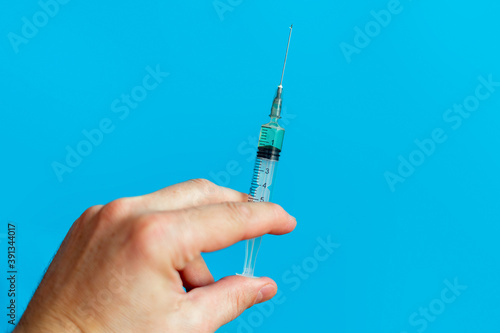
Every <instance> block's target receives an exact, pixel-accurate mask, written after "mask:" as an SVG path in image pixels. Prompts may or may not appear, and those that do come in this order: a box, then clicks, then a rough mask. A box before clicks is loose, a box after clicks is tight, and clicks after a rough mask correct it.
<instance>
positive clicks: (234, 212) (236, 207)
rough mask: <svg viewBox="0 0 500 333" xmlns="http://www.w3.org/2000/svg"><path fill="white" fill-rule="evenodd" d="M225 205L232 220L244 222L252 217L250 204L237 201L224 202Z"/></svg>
mask: <svg viewBox="0 0 500 333" xmlns="http://www.w3.org/2000/svg"><path fill="white" fill-rule="evenodd" d="M223 205H224V210H225V211H226V213H227V215H228V217H229V220H230V221H232V222H235V223H244V222H246V221H247V220H248V219H249V218H250V215H251V211H250V207H248V205H245V204H238V203H235V202H224V203H223Z"/></svg>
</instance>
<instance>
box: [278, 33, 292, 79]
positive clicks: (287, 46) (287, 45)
mask: <svg viewBox="0 0 500 333" xmlns="http://www.w3.org/2000/svg"><path fill="white" fill-rule="evenodd" d="M292 28H293V24H292V25H291V26H290V33H289V34H288V43H287V44H286V53H285V62H284V63H283V71H282V72H281V81H280V87H282V84H283V75H284V74H285V66H286V57H287V56H288V48H289V47H290V37H292Z"/></svg>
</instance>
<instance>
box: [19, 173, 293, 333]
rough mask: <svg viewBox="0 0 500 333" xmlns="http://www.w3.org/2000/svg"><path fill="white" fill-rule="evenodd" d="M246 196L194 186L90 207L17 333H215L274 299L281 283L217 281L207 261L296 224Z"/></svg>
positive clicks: (198, 183)
mask: <svg viewBox="0 0 500 333" xmlns="http://www.w3.org/2000/svg"><path fill="white" fill-rule="evenodd" d="M247 198H248V196H247V195H246V194H243V193H240V192H236V191H233V190H230V189H227V188H223V187H219V186H216V185H214V184H212V183H210V182H209V181H206V180H192V181H188V182H185V183H181V184H177V185H173V186H170V187H167V188H165V189H162V190H160V191H157V192H154V193H151V194H148V195H144V196H140V197H133V198H122V199H118V200H115V201H112V202H110V203H108V204H107V205H105V206H94V207H90V208H89V209H87V210H86V211H85V212H84V213H83V214H82V216H80V218H78V220H76V222H75V223H74V224H73V226H72V227H71V229H70V231H69V232H68V234H67V236H66V238H65V239H64V241H63V243H62V245H61V247H60V248H59V251H58V252H57V254H56V256H55V257H54V259H53V261H52V263H51V264H50V266H49V268H48V270H47V273H46V274H45V276H44V278H43V280H42V282H41V283H40V286H39V287H38V289H37V291H36V293H35V295H34V296H33V298H32V300H31V302H30V304H29V305H28V308H27V309H26V311H25V313H24V315H23V317H22V318H21V320H20V323H19V325H18V326H17V327H16V329H15V331H14V332H16V333H19V332H21V333H22V332H120V333H124V332H154V333H157V332H213V331H215V330H216V329H218V328H219V327H220V326H222V325H224V324H226V323H228V322H229V321H231V320H233V319H235V318H236V317H237V316H239V315H240V314H241V313H242V312H243V311H244V310H245V309H247V308H249V307H251V306H252V305H253V304H256V303H260V302H264V301H267V300H269V299H270V298H272V297H273V296H274V295H275V294H276V290H277V286H276V283H275V282H274V281H273V280H271V279H269V278H258V279H254V278H248V277H242V276H229V277H225V278H223V279H221V280H219V281H217V282H214V279H213V277H212V274H211V273H210V271H209V270H208V268H207V266H206V264H205V262H204V260H203V258H202V257H201V252H211V251H216V250H220V249H223V248H225V247H228V246H230V245H231V244H234V243H236V242H238V241H241V240H244V239H248V238H253V237H257V236H261V235H263V234H266V233H271V234H278V235H279V234H285V233H288V232H290V231H292V230H293V229H294V228H295V225H296V221H295V219H294V218H293V217H291V216H290V215H288V214H287V213H286V212H285V211H284V210H283V209H282V208H281V207H280V206H278V205H275V204H272V203H247V202H246V201H247ZM242 260H243V258H242ZM183 287H184V288H185V290H184V288H183Z"/></svg>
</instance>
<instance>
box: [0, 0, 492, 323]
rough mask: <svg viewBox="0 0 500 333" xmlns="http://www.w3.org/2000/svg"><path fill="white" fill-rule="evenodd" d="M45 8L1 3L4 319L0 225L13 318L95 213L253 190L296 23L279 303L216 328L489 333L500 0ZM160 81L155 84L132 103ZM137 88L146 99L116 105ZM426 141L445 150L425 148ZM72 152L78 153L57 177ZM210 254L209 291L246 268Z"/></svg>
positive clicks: (238, 260) (264, 254)
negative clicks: (220, 188)
mask: <svg viewBox="0 0 500 333" xmlns="http://www.w3.org/2000/svg"><path fill="white" fill-rule="evenodd" d="M43 1H44V0H42V2H43ZM42 10H43V9H42V7H41V6H40V4H39V3H38V2H37V1H35V0H30V1H27V0H24V1H17V2H14V1H3V2H2V3H1V4H0V60H1V61H0V112H1V121H0V136H1V142H2V144H1V147H2V163H1V165H2V166H1V173H0V174H1V176H0V177H1V189H2V191H1V202H2V206H1V215H0V221H1V226H0V228H1V229H0V237H3V238H2V239H0V240H1V241H2V244H1V254H0V261H1V262H2V273H1V274H2V275H1V281H2V284H1V288H2V290H0V293H1V294H2V302H3V303H2V305H1V308H2V309H4V310H2V311H1V312H2V315H1V317H0V318H2V319H1V322H2V325H5V327H7V328H8V325H7V324H6V321H7V319H6V318H7V317H6V316H5V314H4V312H5V306H6V297H5V295H6V290H7V285H6V283H5V281H6V279H5V271H6V267H5V263H6V257H7V249H6V242H5V241H6V239H5V234H6V233H7V223H8V221H11V222H14V223H15V224H16V225H17V240H18V241H17V244H16V245H17V251H18V259H17V260H18V268H19V272H20V273H19V275H18V298H17V300H18V303H19V304H18V305H19V314H20V312H21V310H23V309H24V308H25V307H26V305H27V303H28V301H29V299H30V297H31V295H32V293H33V292H34V290H35V289H36V287H37V285H38V283H39V281H40V279H41V277H42V276H43V273H44V270H45V269H46V267H47V265H48V264H49V262H50V260H51V258H52V256H53V255H54V253H55V252H56V250H57V248H58V246H59V244H60V243H61V241H62V239H63V237H64V236H65V234H66V232H67V231H68V229H69V228H70V226H71V224H72V223H73V221H74V220H75V219H77V218H78V216H79V215H80V214H81V213H82V212H83V211H84V210H85V209H86V208H87V207H89V206H91V205H95V204H104V203H107V202H109V201H111V200H113V199H116V198H119V197H124V196H132V195H141V194H145V193H149V192H152V191H155V190H157V189H160V188H162V187H165V186H168V185H170V184H174V183H177V182H181V181H184V180H187V179H191V178H199V177H202V178H208V179H210V180H212V181H215V182H217V183H219V184H224V185H227V186H229V187H231V188H234V189H237V190H240V191H243V192H247V191H248V188H249V184H250V179H251V173H252V167H253V155H254V153H253V151H252V148H254V145H255V142H254V141H255V138H256V136H257V135H258V131H259V126H260V125H261V124H263V123H265V122H267V121H268V117H267V115H268V114H269V109H270V106H271V102H272V98H273V94H274V92H275V89H276V86H277V84H278V83H279V77H280V74H281V67H282V61H283V55H284V51H285V47H286V38H287V36H288V27H289V25H290V24H291V23H294V31H293V35H292V41H291V46H290V53H289V58H288V63H287V71H286V73H285V79H284V108H285V111H286V112H285V114H286V117H285V119H283V120H284V122H283V123H284V127H285V128H286V131H287V132H286V135H285V140H284V150H283V153H282V158H281V161H280V166H279V174H278V175H277V183H276V186H275V193H274V200H275V202H277V203H279V204H281V205H282V206H283V207H284V208H285V209H287V210H288V211H289V212H290V213H291V214H292V215H294V216H295V217H296V218H297V221H298V226H297V228H296V230H295V231H294V232H293V233H292V234H290V235H286V236H281V237H276V236H266V237H264V241H263V244H262V247H261V250H260V253H259V258H258V262H257V271H256V273H257V274H258V275H267V276H270V277H272V278H274V279H275V280H276V281H277V283H278V285H279V288H280V294H279V295H278V297H277V298H276V300H275V301H274V302H271V303H268V304H267V305H261V306H258V307H256V308H253V309H250V310H248V311H246V312H245V313H244V314H243V315H242V317H241V318H240V319H239V320H237V321H235V322H232V323H230V324H228V325H226V326H224V327H222V328H221V329H220V332H245V333H248V332H276V331H279V332H286V331H289V332H290V331H291V332H302V331H308V332H312V331H322V332H323V331H327V332H384V333H388V332H394V333H401V332H408V333H413V332H424V331H426V332H499V331H500V320H499V319H498V318H499V314H500V302H499V297H500V288H499V286H498V283H499V281H500V269H499V265H500V260H499V250H500V246H499V243H498V237H499V232H500V226H499V217H500V209H499V205H498V201H499V195H500V190H499V189H500V178H499V176H498V170H499V168H500V160H499V158H498V154H499V148H498V147H499V144H500V136H499V134H498V133H499V131H498V126H499V125H498V124H499V122H500V88H499V87H498V86H495V84H490V86H488V87H486V86H484V84H483V85H482V86H481V84H482V83H481V82H482V81H481V80H483V81H484V80H488V79H489V80H491V81H494V82H497V81H500V48H499V47H498V43H499V42H498V36H499V33H500V26H499V25H498V17H499V14H500V3H499V2H498V1H494V0H478V1H473V2H467V1H463V2H457V1H440V2H436V1H429V0H427V1H426V0H413V1H411V0H401V2H400V3H399V4H397V3H396V2H395V0H389V1H388V0H376V1H350V0H349V1H348V0H341V1H315V2H306V1H294V2H292V1H283V0H279V1H272V2H271V1H263V0H254V1H240V0H238V1H237V0H232V1H230V0H221V1H215V2H213V1H199V2H193V1H168V2H166V1H149V2H148V1H146V2H144V1H143V2H141V1H125V2H124V1H105V2H102V1H100V2H95V1H91V2H85V1H77V0H73V1H68V2H67V3H66V4H61V5H59V8H55V7H50V8H48V9H47V8H46V10H48V11H49V12H51V14H52V16H53V17H52V16H49V15H44V14H43V13H42V14H40V12H41V11H42ZM382 10H384V11H382ZM372 11H373V12H372ZM381 11H382V12H381ZM387 13H389V14H390V18H389V16H388V15H387ZM377 19H378V21H377ZM34 21H35V23H37V24H38V26H39V27H36V26H34V29H33V27H31V28H32V29H31V30H30V29H29V27H28V26H25V25H27V24H28V23H26V22H31V23H33V22H34ZM28 25H29V24H28ZM360 30H361V31H363V32H362V33H359V31H360ZM23 33H24V35H23ZM14 34H15V35H14ZM346 50H348V51H346ZM16 51H17V52H16ZM156 69H159V71H161V72H164V73H169V74H168V76H167V75H166V74H164V77H161V78H159V79H158V81H161V82H159V83H158V84H157V85H156V87H155V88H154V89H152V90H149V91H146V93H147V96H141V95H140V93H141V92H142V93H144V91H145V90H142V89H141V88H137V87H138V86H139V87H140V86H141V85H142V84H143V79H144V78H145V77H146V75H147V74H148V71H152V70H153V71H154V70H156ZM480 77H482V78H483V79H479V78H480ZM153 83H154V81H153V80H151V81H149V84H150V85H153ZM478 87H479V88H478ZM488 88H489V89H490V90H488ZM134 89H135V90H134ZM477 89H479V93H480V95H479V96H482V99H479V98H477V96H478V95H477V94H478V92H477ZM131 92H134V93H135V94H136V96H139V97H140V98H139V99H141V101H140V102H138V103H137V104H132V105H133V107H132V106H129V107H127V106H125V104H124V103H123V102H121V101H120V99H121V96H122V94H130V93H131ZM486 95H487V97H485V96H486ZM117 99H118V101H117ZM464 102H465V103H468V105H467V107H468V108H469V109H473V110H475V111H473V112H470V113H469V112H463V114H464V115H466V116H460V117H461V118H460V119H461V120H460V121H461V123H460V126H458V127H457V125H458V121H459V120H457V118H453V119H454V120H453V121H451V120H452V119H450V118H449V117H451V116H452V115H453V116H454V117H457V115H459V113H454V114H451V113H450V112H453V111H448V110H449V109H450V108H453V107H454V104H460V103H464ZM119 107H122V109H118V108H119ZM447 117H448V118H447ZM102 121H104V123H105V124H106V123H107V125H106V126H108V127H107V129H108V132H110V133H106V134H104V135H103V138H102V140H101V142H100V143H99V144H98V145H97V146H91V148H89V146H88V145H87V146H86V145H85V143H82V140H86V137H85V135H84V134H83V133H84V132H83V131H91V130H93V129H95V128H98V127H99V126H100V124H101V123H102ZM106 126H105V127H106ZM454 127H455V128H454ZM110 128H111V129H110ZM436 129H437V130H438V131H441V133H442V136H445V137H446V140H444V142H441V143H434V144H430V143H429V141H428V139H429V138H431V137H432V133H433V131H435V130H436ZM443 133H444V134H443ZM415 140H420V142H425V143H427V146H426V147H427V148H426V151H423V150H420V151H421V152H420V153H419V152H418V149H419V148H418V146H417V144H416V143H415ZM79 145H80V146H79ZM433 146H435V147H433ZM67 147H70V148H69V149H78V147H80V149H83V150H84V151H85V149H87V150H86V151H85V153H86V154H87V156H84V157H83V158H82V159H81V160H80V161H75V160H73V161H72V162H73V165H76V166H75V167H71V172H64V173H63V174H62V175H60V178H58V176H57V174H56V172H55V171H54V167H53V166H54V165H55V164H54V162H57V163H61V165H62V164H66V166H68V165H67V163H66V161H65V159H66V157H67V154H68V153H67V149H68V148H67ZM89 149H92V151H91V152H89ZM424 150H425V149H424ZM426 153H427V154H426ZM410 158H411V159H412V161H413V162H415V164H417V166H416V167H414V166H408V165H407V163H412V162H401V161H402V160H403V161H409V159H410ZM400 164H401V166H400ZM228 165H229V170H230V171H231V172H232V174H229V173H227V171H228ZM235 165H236V167H235ZM398 168H400V169H401V170H400V171H401V172H402V173H399V171H398ZM66 171H68V170H66ZM387 172H390V173H391V175H392V176H390V179H391V180H390V182H393V185H392V186H391V185H390V183H389V182H388V181H387V175H388V173H387ZM403 176H404V177H403ZM394 177H396V178H394ZM397 177H401V178H397ZM395 179H397V180H395ZM403 179H404V182H402V181H401V180H403ZM328 241H329V242H331V243H334V245H331V246H330V247H327V248H324V247H321V248H319V250H317V249H318V246H321V244H324V243H325V242H328ZM328 251H329V252H328ZM205 257H206V260H207V262H208V265H209V267H210V268H211V270H212V272H213V274H214V276H215V278H217V279H218V278H221V277H223V276H225V275H230V274H234V273H235V272H240V271H241V268H242V265H243V258H244V248H243V244H236V245H234V246H232V247H230V248H228V249H226V250H223V251H220V252H217V253H211V254H207V255H206V256H205ZM454 284H458V285H459V287H458V289H457V287H453V288H451V287H450V285H454ZM425 309H429V310H427V311H428V312H427V313H428V314H425V311H426V310H425Z"/></svg>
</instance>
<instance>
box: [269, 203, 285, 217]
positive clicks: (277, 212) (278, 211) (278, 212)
mask: <svg viewBox="0 0 500 333" xmlns="http://www.w3.org/2000/svg"><path fill="white" fill-rule="evenodd" d="M265 205H266V207H267V209H269V210H270V211H272V212H273V216H274V217H275V218H282V217H283V216H285V215H287V213H286V212H285V210H284V209H283V207H281V206H280V205H278V204H275V203H272V202H266V203H265Z"/></svg>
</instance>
